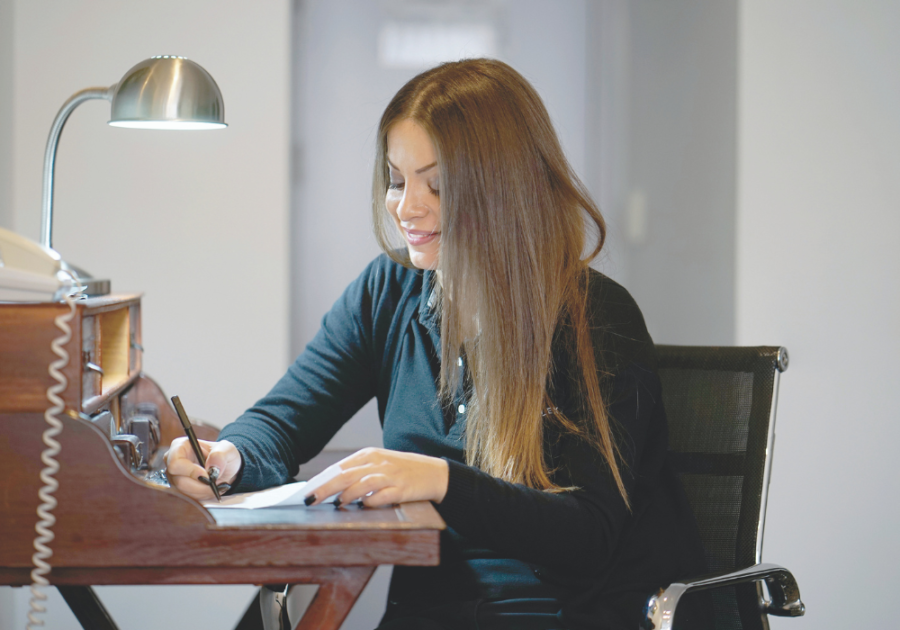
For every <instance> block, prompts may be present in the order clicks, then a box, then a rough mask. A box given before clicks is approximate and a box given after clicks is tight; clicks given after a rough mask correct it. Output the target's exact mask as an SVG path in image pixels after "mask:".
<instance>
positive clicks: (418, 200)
mask: <svg viewBox="0 0 900 630" xmlns="http://www.w3.org/2000/svg"><path fill="white" fill-rule="evenodd" d="M428 211H429V207H428V203H427V199H426V198H425V196H424V195H423V194H422V191H419V190H416V188H415V187H413V186H407V187H406V189H405V190H404V191H403V198H402V199H400V205H399V206H397V217H399V219H400V220H401V221H407V220H409V219H415V218H418V217H421V216H424V215H426V214H428Z"/></svg>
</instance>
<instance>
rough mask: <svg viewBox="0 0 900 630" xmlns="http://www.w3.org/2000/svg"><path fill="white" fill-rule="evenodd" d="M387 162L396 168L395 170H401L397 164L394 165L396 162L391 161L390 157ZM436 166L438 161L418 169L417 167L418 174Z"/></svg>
mask: <svg viewBox="0 0 900 630" xmlns="http://www.w3.org/2000/svg"><path fill="white" fill-rule="evenodd" d="M387 163H388V166H390V167H391V168H392V169H394V170H395V171H399V170H400V169H399V168H397V167H396V166H394V163H393V162H391V161H390V159H388V161H387ZM435 166H437V161H435V162H432V163H431V164H427V165H425V166H423V167H422V168H418V169H416V175H420V174H421V173H424V172H425V171H427V170H429V169H432V168H434V167H435Z"/></svg>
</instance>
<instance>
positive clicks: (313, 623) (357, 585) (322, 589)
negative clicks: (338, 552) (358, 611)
mask: <svg viewBox="0 0 900 630" xmlns="http://www.w3.org/2000/svg"><path fill="white" fill-rule="evenodd" d="M375 569H376V567H341V568H335V569H332V571H333V573H334V574H335V579H334V580H332V581H330V582H325V583H323V584H320V585H319V590H318V591H316V594H315V596H314V597H313V600H312V601H311V602H310V604H309V608H307V609H306V614H305V615H303V618H302V619H301V620H300V622H299V623H298V624H297V625H296V626H295V627H294V630H338V629H339V628H340V627H341V624H342V623H344V619H346V618H347V615H348V614H349V613H350V609H351V608H353V604H355V603H356V599H357V598H358V597H359V594H360V593H362V590H363V589H364V588H365V587H366V584H368V583H369V579H370V578H371V577H372V574H373V573H375Z"/></svg>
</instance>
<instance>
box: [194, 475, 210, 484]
mask: <svg viewBox="0 0 900 630" xmlns="http://www.w3.org/2000/svg"><path fill="white" fill-rule="evenodd" d="M197 479H199V480H200V481H202V482H203V483H209V477H204V476H203V475H200V476H199V477H197Z"/></svg>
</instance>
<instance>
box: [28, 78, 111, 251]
mask: <svg viewBox="0 0 900 630" xmlns="http://www.w3.org/2000/svg"><path fill="white" fill-rule="evenodd" d="M115 91H116V85H113V86H111V87H108V88H87V89H85V90H81V91H79V92H75V94H73V95H72V96H71V97H69V100H67V101H66V102H65V103H64V104H63V106H62V107H61V108H60V110H59V113H58V114H56V118H55V119H54V120H53V126H52V127H51V128H50V136H49V137H48V138H47V149H46V150H45V151H44V185H43V198H42V202H41V245H43V246H44V247H49V248H52V247H53V169H54V168H55V166H56V148H57V146H58V145H59V136H60V134H61V133H62V129H63V126H64V125H65V124H66V121H67V120H68V119H69V115H70V114H71V113H72V111H74V109H75V108H76V107H78V106H79V105H81V104H82V103H83V102H84V101H89V100H92V99H104V100H107V101H112V98H113V95H114V94H115Z"/></svg>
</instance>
